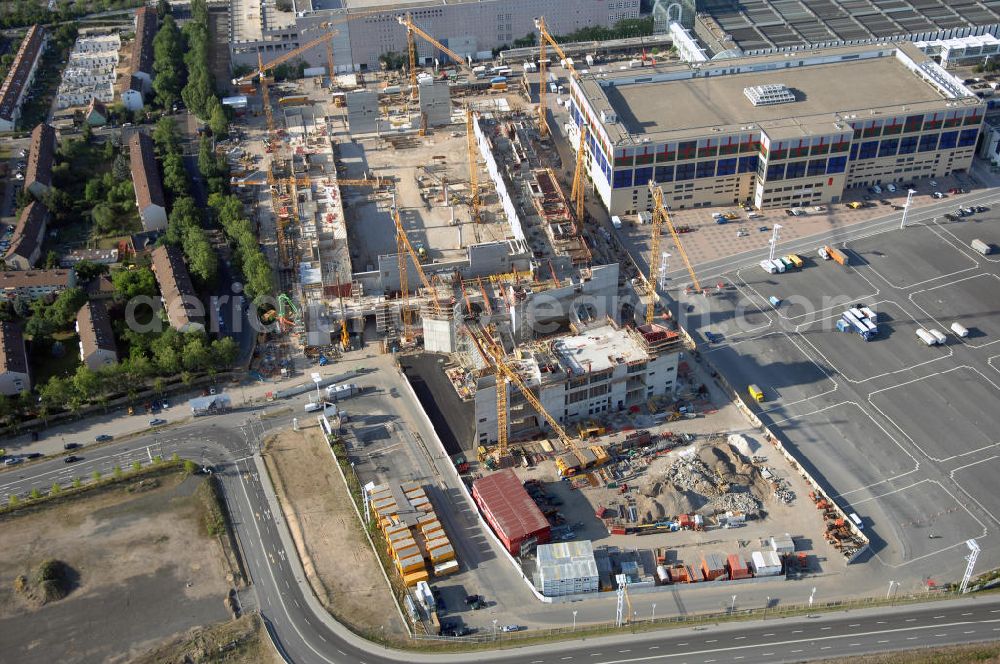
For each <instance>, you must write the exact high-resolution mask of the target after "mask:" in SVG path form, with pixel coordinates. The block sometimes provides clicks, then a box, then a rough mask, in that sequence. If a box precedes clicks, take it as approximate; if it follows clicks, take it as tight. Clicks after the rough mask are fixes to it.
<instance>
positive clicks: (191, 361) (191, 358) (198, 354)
mask: <svg viewBox="0 0 1000 664" xmlns="http://www.w3.org/2000/svg"><path fill="white" fill-rule="evenodd" d="M183 362H184V368H185V369H187V370H188V371H194V372H197V371H204V370H205V369H206V368H207V367H208V365H209V363H210V362H211V356H210V354H209V352H208V348H206V347H205V340H204V339H202V338H200V337H194V338H192V339H191V340H189V341H188V342H187V343H185V344H184V352H183Z"/></svg>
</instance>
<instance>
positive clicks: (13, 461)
mask: <svg viewBox="0 0 1000 664" xmlns="http://www.w3.org/2000/svg"><path fill="white" fill-rule="evenodd" d="M22 461H24V459H22V458H21V457H7V458H6V459H4V460H3V465H5V466H16V465H17V464H19V463H21V462H22Z"/></svg>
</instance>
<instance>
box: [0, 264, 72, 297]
mask: <svg viewBox="0 0 1000 664" xmlns="http://www.w3.org/2000/svg"><path fill="white" fill-rule="evenodd" d="M75 287H76V273H75V272H74V271H73V270H25V271H17V272H0V296H2V297H4V298H6V299H8V300H14V299H16V298H19V297H20V298H23V299H26V300H37V299H38V298H40V297H45V296H46V295H53V294H57V293H61V292H62V291H64V290H66V289H67V288H75Z"/></svg>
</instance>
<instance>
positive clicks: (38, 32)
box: [0, 25, 45, 120]
mask: <svg viewBox="0 0 1000 664" xmlns="http://www.w3.org/2000/svg"><path fill="white" fill-rule="evenodd" d="M44 36H45V28H43V27H42V26H40V25H33V26H31V27H30V28H28V32H27V34H25V35H24V40H23V41H22V42H21V46H20V48H18V49H17V55H15V56H14V62H13V63H11V65H10V71H9V72H8V73H7V78H6V79H5V80H4V82H3V85H2V86H0V118H4V119H5V120H13V119H14V108H15V107H16V105H17V100H18V98H19V97H20V96H21V91H22V90H23V89H24V84H25V83H27V81H28V73H29V72H30V71H31V68H32V66H34V64H35V60H36V59H37V58H38V55H39V53H40V52H41V49H42V42H43V38H44Z"/></svg>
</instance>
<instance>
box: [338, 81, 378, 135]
mask: <svg viewBox="0 0 1000 664" xmlns="http://www.w3.org/2000/svg"><path fill="white" fill-rule="evenodd" d="M345 98H346V100H347V126H348V128H349V129H350V130H351V133H352V134H374V133H375V132H377V131H378V122H379V109H378V94H376V93H375V92H374V91H372V90H356V91H354V92H350V93H348V94H346V95H345Z"/></svg>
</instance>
